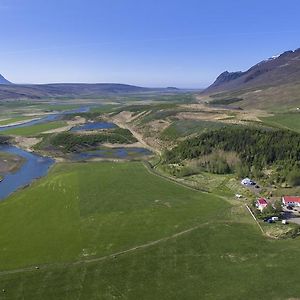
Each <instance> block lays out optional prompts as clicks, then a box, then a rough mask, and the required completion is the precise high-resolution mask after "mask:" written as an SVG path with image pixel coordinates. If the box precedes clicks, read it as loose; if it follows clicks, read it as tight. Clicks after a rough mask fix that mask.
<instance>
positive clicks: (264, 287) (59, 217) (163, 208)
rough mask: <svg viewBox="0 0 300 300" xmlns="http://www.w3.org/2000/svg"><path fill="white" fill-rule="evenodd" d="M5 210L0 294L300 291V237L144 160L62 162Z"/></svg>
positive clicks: (173, 295) (263, 295) (195, 295)
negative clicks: (267, 228)
mask: <svg viewBox="0 0 300 300" xmlns="http://www.w3.org/2000/svg"><path fill="white" fill-rule="evenodd" d="M233 214H234V215H235V217H234V218H233V217H232V215H233ZM239 216H240V217H239ZM0 218H1V221H2V222H1V227H0V293H1V294H0V298H1V299H30V300H31V299H89V300H90V299H105V300H106V299H130V300H131V299H133V300H134V299H137V300H140V299H149V300H150V299H151V300H152V299H197V300H198V299H289V298H297V297H299V295H300V286H299V284H298V278H299V275H300V270H299V268H298V267H297V258H298V257H299V255H300V240H298V239H295V240H271V239H267V238H265V237H263V236H262V235H261V232H260V231H259V229H258V228H257V225H256V224H255V223H254V222H253V220H252V219H251V217H250V216H248V215H247V212H246V211H245V209H244V207H243V204H242V203H241V204H235V205H233V204H229V202H227V201H226V200H224V199H221V198H219V197H217V196H215V195H214V194H212V193H201V192H197V191H194V190H192V189H187V188H185V187H183V186H181V185H179V184H176V183H174V182H171V181H169V180H166V179H163V178H161V177H159V176H156V175H153V174H151V173H149V171H148V170H147V169H146V168H145V167H144V165H143V164H142V163H133V162H131V163H111V162H102V163H69V164H57V165H55V166H54V167H53V168H52V169H51V171H50V173H49V175H48V176H46V177H44V178H43V179H40V180H38V181H36V182H35V183H34V184H33V185H32V186H30V187H29V188H26V189H25V190H22V191H19V192H17V193H15V194H13V195H12V196H10V197H9V198H8V199H6V200H5V201H3V202H1V203H0ZM185 230H188V231H186V232H185V233H182V234H181V235H178V236H174V234H176V233H180V232H183V231H185ZM160 239H164V240H161V241H159V240H160ZM151 241H157V243H154V244H152V245H147V243H149V242H151ZM141 245H146V246H145V247H141V248H136V247H138V246H141ZM128 249H131V251H130V252H128V253H124V254H120V255H118V254H114V253H117V252H120V251H124V250H128ZM109 255H112V256H109ZM101 258H102V259H101ZM35 266H39V269H38V270H36V269H35ZM23 268H24V269H23ZM285 277H288V280H283V278H285ZM2 289H4V290H5V292H1V291H2Z"/></svg>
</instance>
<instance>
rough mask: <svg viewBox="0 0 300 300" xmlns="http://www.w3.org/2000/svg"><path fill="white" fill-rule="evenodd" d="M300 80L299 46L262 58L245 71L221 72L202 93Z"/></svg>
mask: <svg viewBox="0 0 300 300" xmlns="http://www.w3.org/2000/svg"><path fill="white" fill-rule="evenodd" d="M296 80H299V81H300V48H298V49H296V50H294V51H292V50H289V51H285V52H283V53H282V54H280V55H276V56H273V57H271V58H269V59H266V60H263V61H261V62H259V63H257V64H255V65H254V66H252V67H251V68H249V69H248V70H247V71H244V72H242V71H238V72H228V71H225V72H223V73H221V74H220V75H219V76H218V77H217V79H216V80H215V82H214V83H213V84H211V85H210V86H209V87H208V88H207V89H205V90H204V91H203V94H208V93H216V92H223V91H232V90H237V89H245V88H251V87H259V86H266V85H270V86H271V85H275V84H284V83H290V82H291V81H296Z"/></svg>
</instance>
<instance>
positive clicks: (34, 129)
mask: <svg viewBox="0 0 300 300" xmlns="http://www.w3.org/2000/svg"><path fill="white" fill-rule="evenodd" d="M66 125H67V123H66V122H64V121H54V122H49V123H44V124H37V125H32V126H28V127H20V128H11V129H7V130H4V131H1V132H0V134H4V135H20V136H32V135H37V134H40V133H42V132H45V131H48V130H52V129H57V128H60V127H64V126H66Z"/></svg>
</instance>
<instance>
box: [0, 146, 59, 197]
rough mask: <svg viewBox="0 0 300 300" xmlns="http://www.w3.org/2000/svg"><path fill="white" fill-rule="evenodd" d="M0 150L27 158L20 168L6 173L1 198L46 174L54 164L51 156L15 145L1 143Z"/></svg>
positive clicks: (2, 182) (0, 186)
mask: <svg viewBox="0 0 300 300" xmlns="http://www.w3.org/2000/svg"><path fill="white" fill-rule="evenodd" d="M0 152H6V153H11V154H14V155H18V156H21V157H23V158H25V160H26V161H25V162H24V164H23V165H22V166H21V168H20V169H19V170H17V171H16V172H14V173H8V174H6V175H4V178H3V181H1V182H0V200H3V199H5V198H6V197H8V196H9V195H10V194H11V193H13V192H15V191H16V190H18V189H19V188H22V187H24V186H26V185H28V184H30V183H31V182H32V181H33V180H35V179H37V178H39V177H42V176H45V175H46V174H47V173H48V170H49V168H50V166H51V165H52V164H54V160H53V159H51V158H49V157H43V156H40V155H37V154H34V153H31V152H27V151H25V150H22V149H20V148H17V147H14V146H9V145H4V146H3V145H1V146H0Z"/></svg>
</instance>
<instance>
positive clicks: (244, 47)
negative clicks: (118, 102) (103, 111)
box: [0, 0, 300, 88]
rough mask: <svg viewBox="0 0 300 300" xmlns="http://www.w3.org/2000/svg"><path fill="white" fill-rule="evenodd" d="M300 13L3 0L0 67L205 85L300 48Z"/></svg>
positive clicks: (42, 77) (21, 77)
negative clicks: (221, 75)
mask: <svg viewBox="0 0 300 300" xmlns="http://www.w3.org/2000/svg"><path fill="white" fill-rule="evenodd" d="M299 12H300V1H299V0H289V1H277V0H273V1H268V0H259V1H258V0H252V1H250V0H249V1H248V0H247V1H244V0H239V1H238V0H215V1H214V0H209V1H205V0H197V1H196V0H184V1H181V0H172V1H171V0H160V1H158V0H98V1H96V0H84V1H83V0H72V1H71V0H59V1H58V0H51V1H44V0H0V28H1V35H0V73H1V74H3V75H4V76H6V77H7V78H8V79H9V80H11V81H13V82H17V83H49V82H92V83H94V82H121V83H129V84H137V85H142V86H157V87H158V86H178V87H191V88H199V87H205V86H206V85H208V84H209V83H211V81H213V80H214V79H215V77H216V76H217V75H218V74H219V73H221V72H223V71H225V70H229V71H236V70H245V69H247V68H249V67H250V66H252V65H253V64H255V63H256V62H258V61H261V60H263V59H265V58H268V57H270V56H272V55H276V54H278V53H281V52H283V51H285V50H289V49H296V48H299V47H300V42H299V36H300V18H299Z"/></svg>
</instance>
